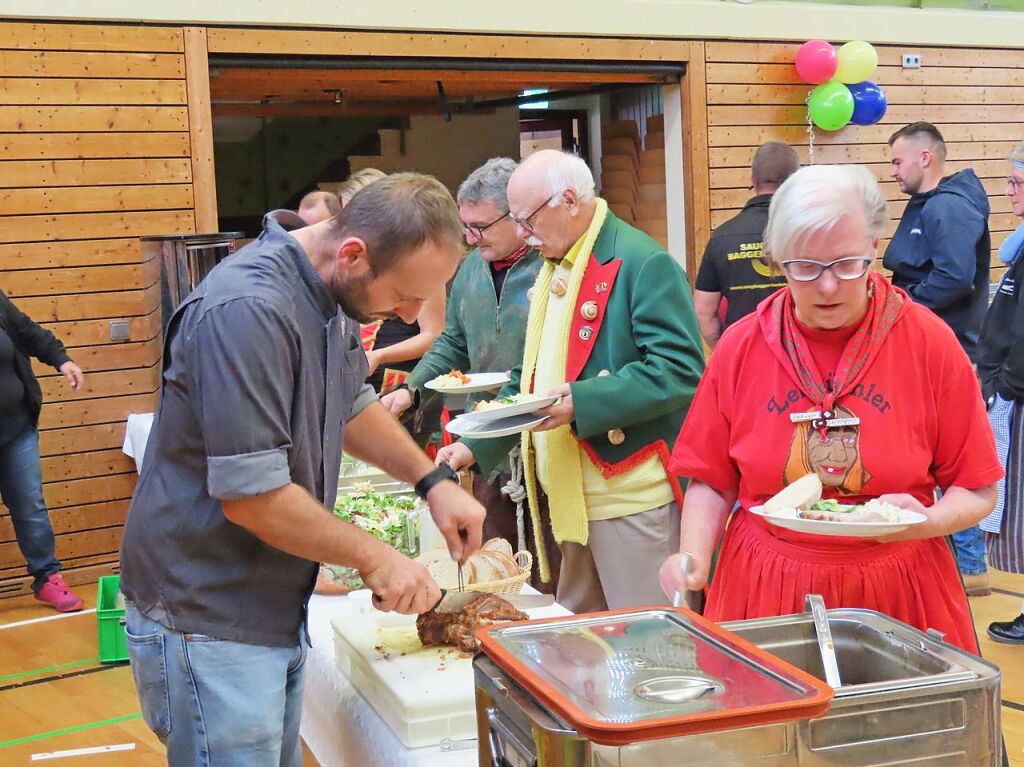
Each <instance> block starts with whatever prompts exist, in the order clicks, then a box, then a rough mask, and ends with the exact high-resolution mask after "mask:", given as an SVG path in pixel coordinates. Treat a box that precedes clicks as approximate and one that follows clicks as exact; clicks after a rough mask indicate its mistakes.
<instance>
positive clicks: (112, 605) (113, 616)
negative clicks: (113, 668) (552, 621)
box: [96, 575, 128, 663]
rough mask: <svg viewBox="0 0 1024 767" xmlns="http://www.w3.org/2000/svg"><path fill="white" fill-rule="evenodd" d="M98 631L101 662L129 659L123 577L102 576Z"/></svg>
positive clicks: (98, 608)
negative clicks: (122, 586) (125, 629)
mask: <svg viewBox="0 0 1024 767" xmlns="http://www.w3.org/2000/svg"><path fill="white" fill-rule="evenodd" d="M96 633H97V636H98V638H99V645H100V663H118V662H121V661H126V660H128V641H127V640H126V639H125V635H124V600H123V599H121V577H120V576H118V575H103V576H100V584H99V589H98V590H97V598H96Z"/></svg>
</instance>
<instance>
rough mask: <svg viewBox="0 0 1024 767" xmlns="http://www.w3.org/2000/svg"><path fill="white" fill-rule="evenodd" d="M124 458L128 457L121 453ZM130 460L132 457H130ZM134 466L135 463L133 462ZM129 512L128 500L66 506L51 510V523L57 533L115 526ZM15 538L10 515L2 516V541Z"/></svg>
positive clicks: (0, 522)
mask: <svg viewBox="0 0 1024 767" xmlns="http://www.w3.org/2000/svg"><path fill="white" fill-rule="evenodd" d="M121 456H122V457H123V458H127V456H125V455H124V453H121ZM129 460H130V459H129ZM132 465H133V466H134V464H132ZM127 514H128V500H127V499H121V500H118V501H103V502H101V503H89V504H85V505H82V506H65V507H64V508H59V509H57V508H55V509H51V510H50V524H51V525H53V532H54V533H56V534H57V535H63V534H64V533H73V532H75V531H76V530H82V529H86V530H88V529H95V528H97V527H113V526H114V525H123V524H124V519H125V517H126V516H127ZM14 540H15V538H14V527H13V525H12V524H11V518H10V515H8V514H4V515H2V516H0V543H11V542H13V541H14Z"/></svg>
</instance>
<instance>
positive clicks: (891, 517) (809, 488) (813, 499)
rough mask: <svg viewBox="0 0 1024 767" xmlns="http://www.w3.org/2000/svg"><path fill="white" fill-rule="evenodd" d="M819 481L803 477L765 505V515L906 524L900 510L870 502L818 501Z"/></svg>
mask: <svg viewBox="0 0 1024 767" xmlns="http://www.w3.org/2000/svg"><path fill="white" fill-rule="evenodd" d="M821 489H822V485H821V480H820V479H819V478H818V475H817V474H806V475H804V476H803V477H800V479H798V480H796V482H793V483H792V484H791V485H788V486H787V487H785V488H783V489H782V491H780V492H778V493H776V494H775V495H773V496H772V497H771V498H769V499H768V500H767V501H765V504H764V513H765V514H766V515H768V516H773V517H785V518H787V519H811V520H815V521H818V522H874V523H900V522H905V521H907V520H906V514H905V513H904V510H903V509H901V508H900V507H899V506H896V505H894V504H892V503H889V502H887V501H881V500H879V499H877V498H872V499H871V500H870V501H867V502H866V503H841V502H839V501H837V500H835V499H834V498H822V497H821Z"/></svg>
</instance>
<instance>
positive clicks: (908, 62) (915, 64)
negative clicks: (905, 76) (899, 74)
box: [903, 53, 921, 69]
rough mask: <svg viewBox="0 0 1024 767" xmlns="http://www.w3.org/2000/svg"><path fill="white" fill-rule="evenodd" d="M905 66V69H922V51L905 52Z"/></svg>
mask: <svg viewBox="0 0 1024 767" xmlns="http://www.w3.org/2000/svg"><path fill="white" fill-rule="evenodd" d="M903 68H904V69H920V68H921V54H920V53H904V54H903Z"/></svg>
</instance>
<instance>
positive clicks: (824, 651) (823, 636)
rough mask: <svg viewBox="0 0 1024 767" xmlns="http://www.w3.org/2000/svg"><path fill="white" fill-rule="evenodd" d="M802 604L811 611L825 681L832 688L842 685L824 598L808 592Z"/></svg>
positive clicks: (836, 688)
mask: <svg viewBox="0 0 1024 767" xmlns="http://www.w3.org/2000/svg"><path fill="white" fill-rule="evenodd" d="M804 604H805V605H806V606H807V609H808V610H810V611H811V617H812V618H813V619H814V633H815V634H817V636H818V648H819V649H820V650H821V664H822V665H823V666H824V667H825V681H826V682H828V686H829V687H831V688H832V689H833V690H838V689H839V688H840V687H842V686H843V681H842V678H841V677H840V676H839V663H838V662H837V661H836V646H835V644H834V643H833V642H832V629H830V628H829V625H828V612H827V611H826V610H825V600H824V599H822V598H821V595H820V594H808V595H807V596H806V597H805V598H804Z"/></svg>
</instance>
